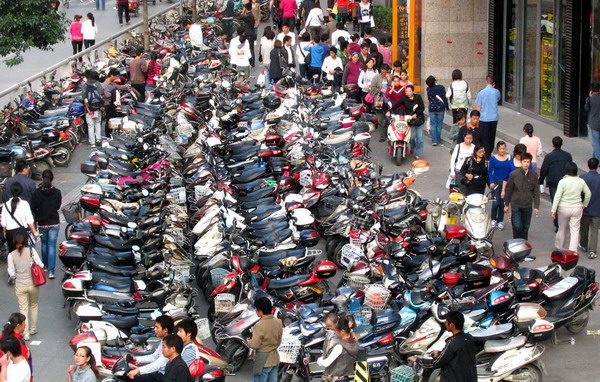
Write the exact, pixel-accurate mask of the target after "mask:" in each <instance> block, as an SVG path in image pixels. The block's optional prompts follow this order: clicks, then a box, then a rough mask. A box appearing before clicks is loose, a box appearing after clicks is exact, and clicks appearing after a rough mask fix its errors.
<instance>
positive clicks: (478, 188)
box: [460, 146, 488, 195]
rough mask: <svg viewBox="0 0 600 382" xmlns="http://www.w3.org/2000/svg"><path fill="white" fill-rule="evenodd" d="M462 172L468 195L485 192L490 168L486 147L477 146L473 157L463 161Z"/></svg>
mask: <svg viewBox="0 0 600 382" xmlns="http://www.w3.org/2000/svg"><path fill="white" fill-rule="evenodd" d="M460 173H461V174H462V176H463V180H462V182H463V184H464V185H465V190H466V195H471V194H483V193H485V188H486V187H487V185H488V169H487V165H486V160H485V147H483V146H476V147H475V150H474V151H473V154H472V155H471V157H469V158H468V159H467V160H466V161H465V163H463V165H462V167H461V169H460Z"/></svg>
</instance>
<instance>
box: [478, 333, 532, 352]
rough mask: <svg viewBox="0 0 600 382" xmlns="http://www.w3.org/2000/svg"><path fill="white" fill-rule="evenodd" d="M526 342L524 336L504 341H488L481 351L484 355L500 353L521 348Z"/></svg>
mask: <svg viewBox="0 0 600 382" xmlns="http://www.w3.org/2000/svg"><path fill="white" fill-rule="evenodd" d="M526 342H527V337H526V336H517V337H512V338H508V339H506V340H490V341H486V342H485V345H484V347H483V349H484V351H485V352H486V353H501V352H505V351H508V350H512V349H516V348H518V347H521V346H523V345H525V343H526Z"/></svg>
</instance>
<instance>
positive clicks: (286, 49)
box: [281, 36, 296, 70]
mask: <svg viewBox="0 0 600 382" xmlns="http://www.w3.org/2000/svg"><path fill="white" fill-rule="evenodd" d="M281 52H282V53H283V58H284V59H285V68H286V69H292V70H295V69H296V54H295V53H294V47H293V46H292V37H291V36H285V37H284V38H283V46H282V49H281Z"/></svg>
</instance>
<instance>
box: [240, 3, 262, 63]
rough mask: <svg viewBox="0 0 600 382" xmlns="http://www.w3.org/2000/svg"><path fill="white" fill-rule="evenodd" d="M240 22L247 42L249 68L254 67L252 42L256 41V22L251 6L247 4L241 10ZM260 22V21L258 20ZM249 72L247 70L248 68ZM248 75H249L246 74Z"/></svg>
mask: <svg viewBox="0 0 600 382" xmlns="http://www.w3.org/2000/svg"><path fill="white" fill-rule="evenodd" d="M240 21H241V22H242V26H243V29H244V36H245V37H246V39H247V40H248V50H249V51H250V61H249V64H250V66H252V67H254V65H255V63H256V62H255V60H254V51H255V47H254V42H255V41H256V34H255V33H254V29H255V28H254V25H255V23H256V20H255V19H254V15H253V14H252V4H251V3H247V4H246V5H245V6H244V8H242V15H241V16H240ZM259 21H260V20H259ZM248 70H249V68H248ZM248 75H249V74H248Z"/></svg>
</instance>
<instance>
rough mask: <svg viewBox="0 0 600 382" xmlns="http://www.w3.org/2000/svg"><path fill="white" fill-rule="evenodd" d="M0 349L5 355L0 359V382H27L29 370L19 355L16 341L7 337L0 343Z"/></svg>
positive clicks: (29, 374)
mask: <svg viewBox="0 0 600 382" xmlns="http://www.w3.org/2000/svg"><path fill="white" fill-rule="evenodd" d="M0 349H1V350H2V351H3V352H4V353H5V354H4V355H3V356H2V358H0V382H29V381H30V380H31V368H30V366H29V364H28V363H27V360H26V359H25V357H23V355H22V354H21V348H20V346H19V342H18V341H17V339H16V338H13V337H8V338H6V339H4V340H2V341H0Z"/></svg>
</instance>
